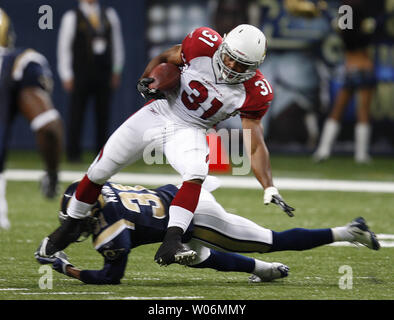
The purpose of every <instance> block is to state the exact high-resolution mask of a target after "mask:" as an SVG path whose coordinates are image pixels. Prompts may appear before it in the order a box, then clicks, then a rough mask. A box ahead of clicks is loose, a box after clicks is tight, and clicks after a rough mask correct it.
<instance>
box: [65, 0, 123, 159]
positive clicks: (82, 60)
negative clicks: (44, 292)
mask: <svg viewBox="0 0 394 320" xmlns="http://www.w3.org/2000/svg"><path fill="white" fill-rule="evenodd" d="M123 64H124V46H123V39H122V32H121V23H120V20H119V18H118V15H117V13H116V12H115V10H114V9H113V8H106V7H103V6H101V5H100V4H99V2H98V0H79V5H78V7H77V8H76V9H75V10H70V11H68V12H66V13H65V14H64V16H63V18H62V21H61V26H60V30H59V39H58V71H59V75H60V78H61V80H62V82H63V87H64V89H65V90H66V91H67V92H69V93H70V96H71V99H70V110H69V119H68V132H67V149H66V151H67V159H68V160H69V161H70V162H79V161H80V160H81V154H82V149H81V140H82V133H83V121H84V117H85V113H86V108H87V105H88V101H89V98H91V97H93V98H94V100H95V109H94V110H95V118H96V119H95V121H96V122H95V124H96V145H95V151H96V152H99V151H100V149H101V148H102V147H103V146H104V143H105V142H106V140H107V138H108V126H109V116H110V112H109V111H110V109H109V107H110V99H111V93H112V91H113V89H115V88H117V87H118V86H119V84H120V77H121V72H122V69H123Z"/></svg>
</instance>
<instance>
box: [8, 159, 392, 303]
mask: <svg viewBox="0 0 394 320" xmlns="http://www.w3.org/2000/svg"><path fill="white" fill-rule="evenodd" d="M90 159H91V155H87V156H86V160H87V162H86V163H84V164H80V165H68V164H64V165H63V166H62V168H63V169H67V170H86V168H87V166H88V164H89V161H90ZM393 162H394V161H393V159H392V158H377V159H375V162H374V164H372V165H369V166H356V165H354V163H353V161H352V159H351V158H347V157H338V158H334V159H333V160H332V161H328V162H326V163H323V164H320V165H315V164H312V163H311V162H310V159H309V158H307V157H295V156H293V157H286V156H275V155H273V156H272V166H273V171H274V176H275V175H276V176H282V177H303V178H335V179H352V180H362V179H364V180H381V181H394V165H393ZM7 167H8V168H41V165H40V162H39V159H38V157H37V156H36V155H35V154H34V153H28V154H27V156H26V155H24V154H22V153H12V154H11V155H10V157H9V161H8V165H7ZM132 169H134V168H127V169H126V170H127V171H132ZM135 170H136V171H139V172H153V173H155V172H157V173H159V172H166V173H168V172H171V170H172V169H171V168H168V167H167V166H160V167H159V166H156V167H146V166H144V165H143V164H141V163H140V164H137V165H136V166H135ZM130 183H131V184H132V181H131V182H130ZM62 186H63V187H65V186H66V184H63V185H62ZM281 194H282V195H283V197H284V198H285V199H286V200H287V202H288V203H289V204H290V205H292V206H294V207H295V208H296V212H295V214H296V216H295V217H294V218H289V217H288V216H287V215H285V214H284V213H283V212H281V211H280V210H279V208H277V207H275V206H273V205H270V206H264V205H263V204H262V192H261V191H258V190H236V189H220V190H217V191H215V192H214V195H215V196H216V198H217V200H218V201H219V202H220V203H221V204H222V205H223V206H224V207H225V208H226V209H227V210H228V211H229V212H232V213H236V214H239V215H242V216H245V217H247V218H249V219H251V220H253V221H255V222H257V223H259V224H261V225H263V226H265V227H267V228H271V229H273V230H277V231H281V230H285V229H289V228H295V227H302V228H326V227H333V226H339V225H343V224H346V223H348V222H349V221H351V220H352V219H353V218H355V217H358V216H363V217H364V218H365V219H366V220H367V222H368V224H369V225H370V227H371V229H372V230H373V231H374V232H375V233H377V234H394V209H393V208H394V195H393V194H392V193H391V194H389V193H356V192H336V191H330V192H322V191H290V190H283V191H281ZM7 199H8V204H9V218H10V221H11V224H12V227H11V229H10V230H8V231H0V248H1V255H0V300H36V299H37V300H42V299H54V300H57V299H62V300H69V299H70V300H77V299H83V300H86V299H92V300H93V299H103V300H104V299H111V300H114V299H115V300H119V299H132V300H138V299H142V300H148V299H153V300H156V299H157V300H161V299H164V300H166V299H171V300H176V299H181V300H189V299H195V300H211V299H214V300H393V297H394V295H393V292H394V276H393V272H392V271H393V265H394V248H392V247H391V248H386V247H384V248H381V250H379V251H372V250H369V249H367V248H365V247H361V248H357V247H353V246H352V247H333V246H324V247H320V248H317V249H313V250H309V251H302V252H296V251H286V252H278V253H272V254H266V255H259V254H256V255H250V256H255V257H259V258H260V259H262V260H265V261H269V262H273V261H279V262H282V263H285V264H287V265H288V266H289V267H290V275H289V277H287V278H284V279H280V280H276V281H274V282H271V283H261V284H250V283H248V281H247V280H248V275H247V274H242V273H221V272H217V271H214V270H210V269H192V268H186V267H181V266H178V265H171V266H168V267H160V266H159V265H157V264H156V263H154V261H153V256H154V254H155V252H156V249H157V248H158V244H157V245H156V244H154V245H148V246H144V247H139V248H136V249H134V250H133V252H132V254H131V255H130V258H129V264H128V268H127V271H126V274H125V277H124V279H123V281H122V284H121V285H117V286H113V285H111V286H92V285H84V284H82V283H81V282H79V281H78V280H75V279H71V278H68V277H66V276H64V275H62V274H59V273H56V272H55V271H54V272H53V281H52V288H47V289H45V288H44V289H41V288H40V277H42V276H43V275H44V273H40V265H39V264H38V263H37V262H36V261H35V259H34V256H33V253H34V251H35V249H36V248H37V246H38V245H39V243H40V241H41V239H42V238H43V237H44V236H46V235H47V234H48V233H49V232H51V231H52V230H53V229H54V228H55V227H56V226H57V225H58V220H57V211H58V200H54V201H48V200H45V199H43V198H42V196H41V194H40V193H39V190H38V184H37V182H16V181H8V183H7ZM65 251H66V253H67V254H68V255H69V259H70V261H71V262H72V263H74V264H75V266H78V267H81V268H88V269H99V268H101V267H102V258H101V256H100V255H99V254H98V253H96V252H95V251H94V249H93V247H92V245H91V243H90V242H89V240H88V241H85V242H83V243H80V244H73V245H72V246H70V247H69V248H67V249H66V250H65ZM342 266H349V267H350V268H351V270H352V285H351V288H348V289H344V288H343V287H342V288H341V285H340V284H341V277H342V276H343V275H344V274H343V273H341V272H340V268H341V267H342ZM348 284H349V283H348Z"/></svg>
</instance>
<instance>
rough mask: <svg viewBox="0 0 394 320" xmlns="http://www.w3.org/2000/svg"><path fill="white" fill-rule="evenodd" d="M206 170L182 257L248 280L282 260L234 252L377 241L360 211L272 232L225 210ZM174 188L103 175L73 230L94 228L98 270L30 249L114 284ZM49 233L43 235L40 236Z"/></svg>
mask: <svg viewBox="0 0 394 320" xmlns="http://www.w3.org/2000/svg"><path fill="white" fill-rule="evenodd" d="M210 179H211V177H209V176H208V177H207V179H206V182H205V183H204V184H203V187H202V189H201V193H200V198H199V203H198V205H197V208H196V211H195V213H194V216H193V220H192V222H191V224H190V225H189V227H188V229H187V230H186V232H185V233H184V234H183V236H182V242H183V243H184V245H185V247H187V248H191V249H193V250H195V252H196V253H197V257H196V259H195V260H191V259H189V260H183V261H182V262H183V264H186V265H187V266H189V267H195V268H212V269H215V270H218V271H236V272H246V273H249V274H250V273H251V274H252V275H251V277H250V278H249V280H250V281H251V282H261V281H264V282H266V281H271V280H274V279H278V278H283V277H286V276H287V275H288V271H289V268H288V267H287V266H285V265H284V264H282V263H278V262H273V263H268V262H264V261H261V260H259V259H253V258H250V257H246V256H243V255H240V254H237V253H235V252H244V253H253V252H258V253H269V252H275V251H282V250H307V249H312V248H315V247H317V246H321V245H325V244H329V243H332V242H334V241H355V242H359V243H361V244H363V245H365V246H367V247H368V248H370V249H374V250H378V249H379V242H378V241H377V239H376V237H375V235H374V233H373V232H371V231H370V230H369V229H368V227H367V225H366V223H365V221H364V219H363V218H357V219H355V220H353V221H352V222H351V223H349V224H348V225H346V226H343V227H336V228H332V229H328V228H327V229H301V228H296V229H290V230H286V231H283V232H276V231H272V230H269V229H266V228H263V227H261V226H259V225H257V224H255V223H254V222H252V221H250V220H248V219H246V218H243V217H240V216H237V215H234V214H230V213H228V212H226V211H225V209H224V208H223V207H222V206H221V205H220V204H219V203H218V202H216V200H215V198H214V196H213V195H212V194H211V193H210V192H209V191H208V190H211V191H212V190H213V189H214V187H213V185H214V184H212V183H210V182H211V181H212V180H210ZM77 185H78V183H77V182H75V183H73V184H71V185H70V186H69V187H68V188H67V189H66V191H65V194H64V196H63V198H62V201H61V211H60V213H59V218H60V221H61V223H64V221H65V220H66V219H67V206H68V205H69V204H70V199H71V198H72V196H73V194H74V192H75V190H76V189H77ZM177 192H179V190H178V188H177V187H176V186H174V185H170V184H169V185H165V186H161V187H159V188H157V189H152V190H150V189H146V188H144V187H142V186H135V187H130V186H125V185H120V184H116V183H111V182H107V183H105V184H104V186H103V188H102V189H101V194H100V195H99V197H98V201H97V202H96V203H95V204H94V206H93V208H92V210H91V214H90V216H89V217H88V218H85V219H84V220H82V221H83V223H84V227H83V228H81V229H80V230H79V233H78V234H75V235H74V238H76V239H77V238H78V237H79V236H81V235H82V236H84V237H87V236H89V235H90V234H93V245H94V248H95V249H96V250H97V251H98V252H99V253H101V254H102V255H103V257H104V267H103V268H102V269H101V270H81V269H78V268H76V267H74V266H73V265H72V264H71V263H70V262H69V261H68V259H67V256H66V255H65V254H64V252H58V253H56V254H55V255H53V256H52V257H47V256H46V255H45V252H42V249H44V248H45V245H43V246H41V247H40V248H39V249H38V251H37V252H36V253H35V257H36V259H37V260H38V262H39V263H42V264H46V263H52V266H53V268H54V269H55V270H56V271H58V272H60V273H63V274H65V275H67V276H70V277H73V278H76V279H79V280H81V281H82V282H84V283H88V284H119V283H120V280H121V278H122V277H123V275H124V272H125V269H126V264H127V259H128V255H129V254H130V252H131V251H132V249H133V248H135V247H137V246H140V245H144V244H149V243H155V242H160V241H162V240H163V238H164V236H165V233H166V228H167V224H168V221H169V216H168V212H169V207H170V204H171V202H172V200H173V199H174V197H175V196H176V194H177ZM45 241H48V238H46V239H44V242H45Z"/></svg>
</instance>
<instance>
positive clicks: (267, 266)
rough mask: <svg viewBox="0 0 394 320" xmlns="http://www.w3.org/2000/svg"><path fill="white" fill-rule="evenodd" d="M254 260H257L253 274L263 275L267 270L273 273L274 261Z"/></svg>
mask: <svg viewBox="0 0 394 320" xmlns="http://www.w3.org/2000/svg"><path fill="white" fill-rule="evenodd" d="M254 261H255V266H254V270H253V274H255V275H261V274H264V273H265V272H267V271H268V272H269V273H270V274H271V266H272V263H269V262H265V261H261V260H258V259H254Z"/></svg>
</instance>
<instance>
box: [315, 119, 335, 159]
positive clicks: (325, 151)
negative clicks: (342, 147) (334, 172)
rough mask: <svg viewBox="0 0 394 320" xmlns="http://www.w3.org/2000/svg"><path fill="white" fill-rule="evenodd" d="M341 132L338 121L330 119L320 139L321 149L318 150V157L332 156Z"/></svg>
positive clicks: (325, 124)
mask: <svg viewBox="0 0 394 320" xmlns="http://www.w3.org/2000/svg"><path fill="white" fill-rule="evenodd" d="M339 130H340V124H339V122H338V121H336V120H334V119H332V118H329V119H327V120H326V122H325V123H324V126H323V130H322V134H321V137H320V143H319V147H318V148H317V151H316V155H318V156H321V157H328V156H329V155H330V154H331V148H332V145H333V144H334V142H335V140H336V138H337V136H338V133H339Z"/></svg>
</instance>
